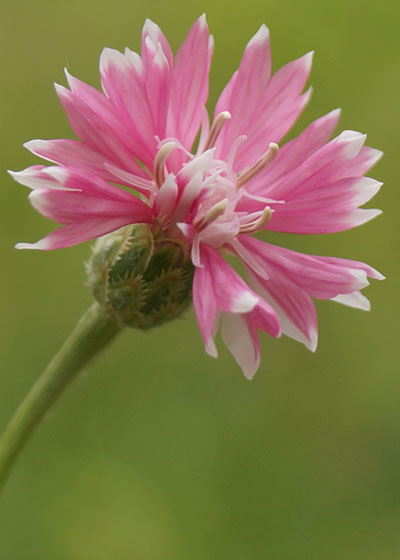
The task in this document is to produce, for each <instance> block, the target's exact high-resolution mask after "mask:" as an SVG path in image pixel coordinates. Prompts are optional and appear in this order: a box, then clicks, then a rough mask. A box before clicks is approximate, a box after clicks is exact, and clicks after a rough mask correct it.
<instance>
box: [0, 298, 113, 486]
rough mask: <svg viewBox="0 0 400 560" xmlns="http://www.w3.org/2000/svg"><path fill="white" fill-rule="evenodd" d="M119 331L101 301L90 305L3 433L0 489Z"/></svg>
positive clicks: (0, 451) (0, 458)
mask: <svg viewBox="0 0 400 560" xmlns="http://www.w3.org/2000/svg"><path fill="white" fill-rule="evenodd" d="M119 331H120V327H118V325H116V323H114V321H112V319H111V318H110V317H109V316H108V315H106V314H105V312H104V311H102V309H101V308H100V306H99V305H98V304H97V303H94V304H93V305H92V306H91V307H90V308H89V309H88V311H87V312H86V314H85V315H84V316H83V317H82V319H81V320H80V321H79V323H78V324H77V325H76V327H75V329H74V330H73V332H72V333H71V335H70V336H69V338H68V339H67V340H66V342H65V343H64V345H63V346H62V348H61V349H60V351H59V352H58V354H56V356H55V357H54V358H53V359H52V361H51V362H50V364H49V365H48V366H47V368H46V369H45V371H44V372H43V373H42V375H41V376H40V377H39V379H38V380H37V381H36V383H35V384H34V386H33V387H32V389H31V390H30V391H29V393H28V394H27V396H26V397H25V399H24V400H23V401H22V403H21V404H20V406H19V407H18V408H17V410H16V412H15V414H14V416H13V417H12V418H11V420H10V422H9V424H8V425H7V427H6V429H5V430H4V433H3V435H2V436H1V437H0V489H1V487H2V486H3V484H4V482H5V480H6V478H7V475H8V474H9V472H10V470H11V467H12V465H13V463H14V461H15V459H16V458H17V456H18V454H19V452H20V451H21V449H22V447H23V446H24V443H25V442H26V441H27V440H28V438H29V436H30V435H31V433H32V431H33V430H34V428H35V427H36V425H37V424H38V423H39V421H40V420H41V419H42V417H43V415H44V414H45V413H46V411H47V410H48V409H49V408H50V407H51V405H52V404H53V402H54V401H55V400H56V398H57V397H58V395H59V394H60V393H62V391H63V390H64V389H65V387H66V386H67V385H68V384H69V383H70V382H71V381H72V380H73V379H74V377H75V376H76V375H77V374H78V373H79V371H80V370H81V369H82V368H83V367H84V366H85V365H86V364H87V363H88V362H89V361H90V360H91V359H92V358H94V356H95V355H96V354H97V353H98V352H100V351H101V350H102V349H103V348H104V347H105V346H106V345H107V344H108V342H110V341H111V340H112V339H113V338H114V337H115V336H116V335H117V334H118V332H119Z"/></svg>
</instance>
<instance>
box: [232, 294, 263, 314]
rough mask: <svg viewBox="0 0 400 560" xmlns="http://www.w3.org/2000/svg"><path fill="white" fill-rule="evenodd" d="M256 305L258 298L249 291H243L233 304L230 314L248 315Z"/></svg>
mask: <svg viewBox="0 0 400 560" xmlns="http://www.w3.org/2000/svg"><path fill="white" fill-rule="evenodd" d="M257 303H258V297H257V296H256V295H254V294H252V293H251V292H250V291H243V292H242V293H241V294H240V295H239V296H238V297H237V298H236V299H235V301H234V302H233V304H232V309H231V313H248V312H249V311H252V310H253V309H254V307H255V306H256V305H257Z"/></svg>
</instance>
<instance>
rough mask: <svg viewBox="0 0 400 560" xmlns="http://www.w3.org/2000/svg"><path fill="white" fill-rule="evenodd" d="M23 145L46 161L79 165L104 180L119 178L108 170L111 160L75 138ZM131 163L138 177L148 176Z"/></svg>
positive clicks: (35, 141) (111, 164)
mask: <svg viewBox="0 0 400 560" xmlns="http://www.w3.org/2000/svg"><path fill="white" fill-rule="evenodd" d="M24 147H25V148H27V149H28V150H29V151H30V152H32V153H33V154H35V155H37V156H39V157H42V158H44V159H47V160H48V161H52V162H54V163H59V164H60V165H66V166H67V167H69V166H71V167H81V168H82V169H84V170H87V171H90V172H93V173H95V174H96V175H99V176H100V177H102V178H103V179H105V180H106V181H112V182H119V179H120V178H119V177H118V176H116V175H115V174H113V173H111V172H110V168H111V167H113V161H112V160H111V159H109V158H107V157H106V156H104V155H103V154H101V153H99V152H98V151H96V150H94V149H93V148H91V147H90V146H87V145H86V144H83V143H82V142H78V141H77V140H63V139H61V140H30V141H29V142H26V143H25V144H24ZM132 163H133V165H132V166H134V167H135V168H136V172H137V173H138V174H139V177H141V178H142V177H146V178H148V175H147V174H146V173H145V172H144V171H143V169H142V168H141V167H140V166H139V165H137V167H136V162H135V161H133V162H132Z"/></svg>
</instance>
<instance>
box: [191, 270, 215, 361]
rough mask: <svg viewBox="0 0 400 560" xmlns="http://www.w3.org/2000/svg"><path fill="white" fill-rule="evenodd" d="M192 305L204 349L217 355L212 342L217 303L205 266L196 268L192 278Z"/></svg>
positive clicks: (212, 354)
mask: <svg viewBox="0 0 400 560" xmlns="http://www.w3.org/2000/svg"><path fill="white" fill-rule="evenodd" d="M193 306H194V310H195V313H196V317H197V322H198V323H199V328H200V332H201V334H202V336H203V340H204V344H205V347H206V351H207V353H208V354H210V356H213V357H214V358H216V357H217V355H218V352H217V348H216V346H215V342H214V325H215V322H216V318H217V305H216V297H215V292H214V285H213V282H212V279H211V275H210V274H209V271H208V270H207V268H206V267H204V266H203V267H202V268H196V270H195V273H194V278H193Z"/></svg>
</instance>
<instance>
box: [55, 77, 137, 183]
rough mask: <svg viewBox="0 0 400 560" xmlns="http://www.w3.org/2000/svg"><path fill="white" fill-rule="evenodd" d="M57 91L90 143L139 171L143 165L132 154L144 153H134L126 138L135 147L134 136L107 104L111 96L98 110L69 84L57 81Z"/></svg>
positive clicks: (79, 132) (76, 128)
mask: <svg viewBox="0 0 400 560" xmlns="http://www.w3.org/2000/svg"><path fill="white" fill-rule="evenodd" d="M56 91H57V94H58V96H59V98H60V100H61V103H62V105H63V107H64V110H65V112H66V113H67V116H68V119H69V121H70V124H71V127H72V128H73V130H74V132H75V134H76V135H77V136H78V137H79V138H81V139H82V140H83V141H84V142H85V143H86V144H87V145H88V146H90V147H92V148H93V149H94V150H95V151H97V152H99V153H100V154H102V155H103V156H105V157H106V158H110V159H111V160H112V161H113V162H115V163H116V164H117V165H119V166H122V167H123V168H124V169H127V170H129V171H131V172H132V173H138V167H139V165H138V164H137V163H136V162H135V161H134V159H133V157H132V156H133V155H136V156H137V157H140V153H139V150H138V152H137V153H135V152H134V153H133V154H132V153H131V152H130V151H129V150H128V149H127V147H126V145H125V143H126V142H127V143H128V144H130V147H132V143H131V142H129V139H130V138H131V136H130V135H129V133H128V131H127V129H126V128H125V127H124V125H122V124H121V122H122V121H120V120H118V119H117V118H116V117H115V116H114V115H113V113H112V112H111V108H110V107H109V106H108V105H107V104H108V103H109V102H108V100H107V99H106V98H104V99H105V101H104V107H103V109H104V110H101V112H99V113H97V112H96V111H94V110H93V109H92V108H91V107H89V105H87V104H86V103H85V102H84V101H83V100H82V99H81V98H80V97H78V96H77V95H75V94H74V93H72V92H70V91H69V90H67V89H66V88H64V87H62V86H59V85H57V84H56ZM99 95H101V94H100V93H99ZM99 110H100V109H99Z"/></svg>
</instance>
